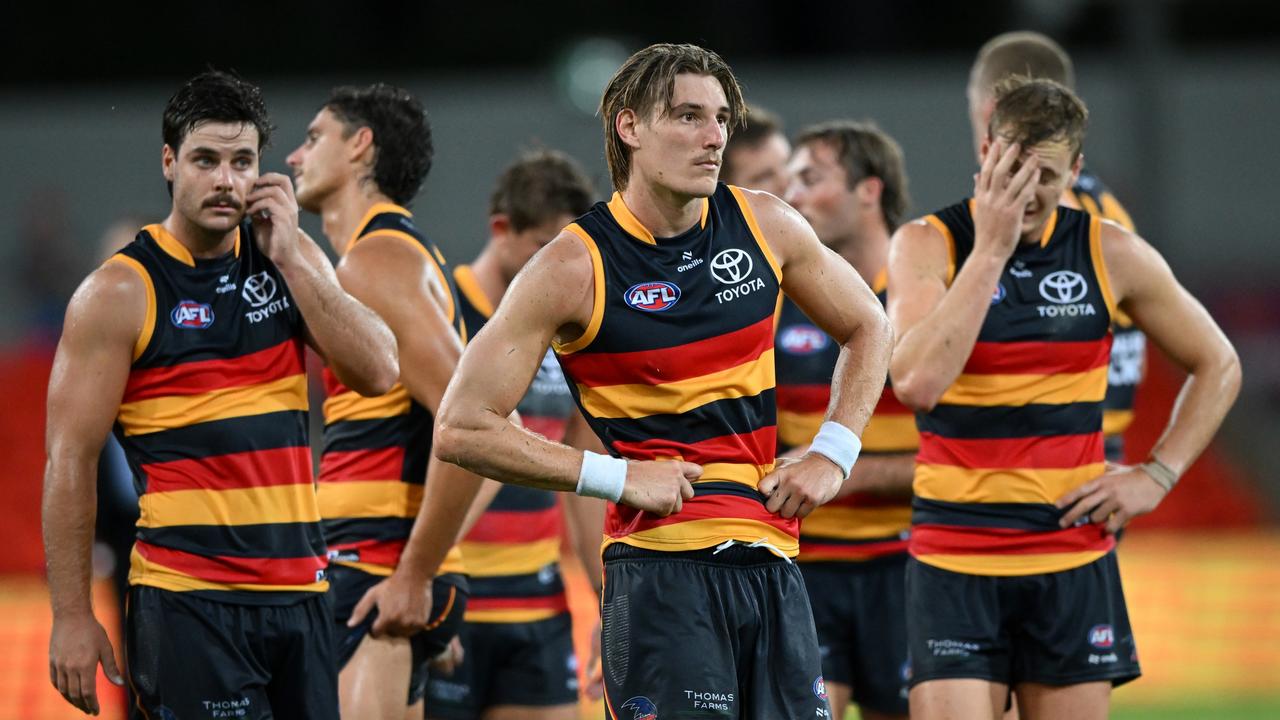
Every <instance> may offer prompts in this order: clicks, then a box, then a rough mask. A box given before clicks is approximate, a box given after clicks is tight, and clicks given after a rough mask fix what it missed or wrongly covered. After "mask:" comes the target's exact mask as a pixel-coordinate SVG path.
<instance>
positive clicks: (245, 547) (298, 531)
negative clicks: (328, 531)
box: [137, 522, 325, 558]
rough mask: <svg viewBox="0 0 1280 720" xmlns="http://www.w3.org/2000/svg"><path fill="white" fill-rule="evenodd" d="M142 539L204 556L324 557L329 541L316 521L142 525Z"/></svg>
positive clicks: (140, 536)
mask: <svg viewBox="0 0 1280 720" xmlns="http://www.w3.org/2000/svg"><path fill="white" fill-rule="evenodd" d="M137 537H138V539H139V540H142V541H144V542H147V543H150V544H152V545H155V546H158V547H163V548H168V549H173V550H181V551H183V552H188V553H191V554H193V555H200V556H202V557H210V556H215V555H219V556H225V557H238V558H299V557H324V555H325V542H324V538H323V537H321V535H320V529H319V527H317V525H316V523H310V522H298V523H267V524H262V525H178V526H172V527H162V528H145V527H140V528H138V535H137Z"/></svg>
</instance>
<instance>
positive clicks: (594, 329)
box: [551, 223, 604, 355]
mask: <svg viewBox="0 0 1280 720" xmlns="http://www.w3.org/2000/svg"><path fill="white" fill-rule="evenodd" d="M565 230H567V231H569V232H571V233H573V234H574V235H576V236H577V237H578V239H579V240H581V241H582V244H583V245H586V246H587V254H589V255H590V256H591V276H592V283H593V288H592V298H591V320H589V321H588V322H587V328H586V330H584V331H583V333H582V335H581V336H579V337H578V338H577V339H576V340H573V341H572V342H567V343H564V344H563V345H562V344H560V343H557V342H555V341H554V340H553V341H552V343H551V346H552V347H553V348H554V349H555V351H556V353H557V354H560V355H568V354H569V353H575V352H578V351H579V350H581V349H583V348H585V347H586V346H588V345H590V344H591V343H592V341H594V340H595V339H596V335H597V334H598V333H599V332H600V323H602V322H603V321H604V261H603V260H602V259H601V258H600V248H599V246H597V245H596V241H595V239H593V238H592V237H591V235H590V234H589V233H587V231H586V230H583V229H582V226H581V225H579V224H578V223H570V224H569V225H568V226H567V227H565Z"/></svg>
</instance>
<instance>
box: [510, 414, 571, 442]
mask: <svg viewBox="0 0 1280 720" xmlns="http://www.w3.org/2000/svg"><path fill="white" fill-rule="evenodd" d="M520 422H522V423H524V428H525V429H526V430H531V431H533V432H536V433H538V434H539V435H541V436H543V437H545V438H548V439H550V440H554V441H555V442H560V441H561V440H562V439H564V429H565V426H566V425H568V423H567V422H565V419H564V418H562V417H542V416H540V415H525V414H521V415H520Z"/></svg>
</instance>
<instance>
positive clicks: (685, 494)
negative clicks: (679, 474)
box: [680, 480, 694, 500]
mask: <svg viewBox="0 0 1280 720" xmlns="http://www.w3.org/2000/svg"><path fill="white" fill-rule="evenodd" d="M693 496H694V492H693V483H691V482H689V481H688V480H681V481H680V497H681V499H684V500H692V499H693Z"/></svg>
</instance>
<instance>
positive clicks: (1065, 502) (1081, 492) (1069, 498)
mask: <svg viewBox="0 0 1280 720" xmlns="http://www.w3.org/2000/svg"><path fill="white" fill-rule="evenodd" d="M1097 489H1098V482H1097V481H1096V480H1095V481H1092V482H1087V483H1085V484H1083V485H1081V486H1080V487H1078V488H1076V489H1075V490H1072V491H1071V492H1069V493H1067V494H1066V495H1063V496H1062V498H1061V499H1060V500H1058V503H1057V505H1058V509H1059V510H1064V509H1066V508H1068V507H1070V506H1072V505H1075V504H1076V501H1077V500H1079V499H1080V498H1082V497H1084V496H1085V495H1088V494H1089V493H1091V492H1093V491H1094V490H1097Z"/></svg>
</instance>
